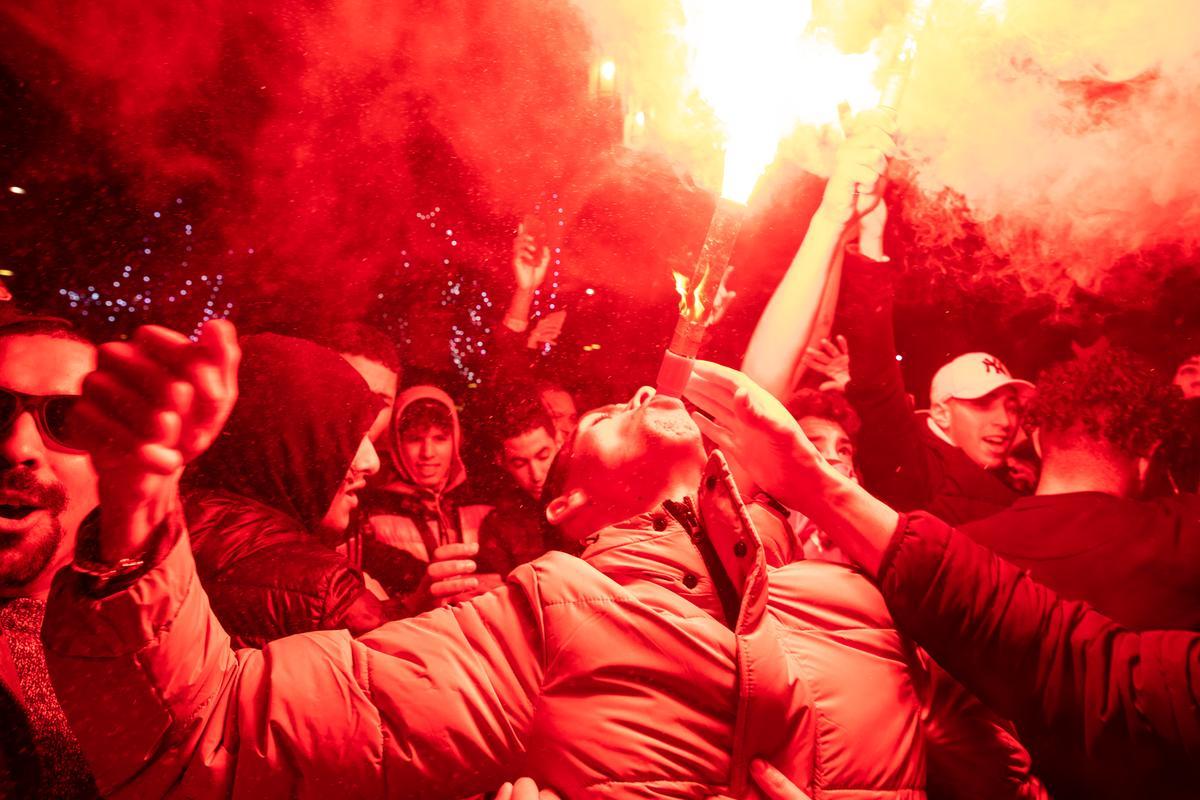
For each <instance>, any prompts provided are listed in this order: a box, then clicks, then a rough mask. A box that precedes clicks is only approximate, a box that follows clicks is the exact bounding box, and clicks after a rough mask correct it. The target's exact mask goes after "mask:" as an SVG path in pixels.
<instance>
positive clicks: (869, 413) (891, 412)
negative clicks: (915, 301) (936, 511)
mask: <svg viewBox="0 0 1200 800" xmlns="http://www.w3.org/2000/svg"><path fill="white" fill-rule="evenodd" d="M895 269H896V268H895V265H894V264H891V263H888V262H883V263H880V262H875V261H871V260H870V259H867V258H863V257H862V256H861V255H858V254H857V253H855V252H853V251H852V250H849V249H848V250H847V253H846V260H845V265H844V266H843V268H842V289H841V292H840V293H839V298H840V300H839V304H838V309H837V319H836V323H835V324H836V327H837V330H838V331H840V332H841V334H842V335H843V336H845V337H846V344H847V346H848V347H849V350H850V383H849V384H848V385H847V386H846V399H847V400H849V401H850V404H851V405H852V406H854V410H855V411H856V412H857V413H858V415H859V417H861V418H862V429H861V430H860V431H859V434H858V442H857V453H856V455H855V461H856V463H857V464H858V467H859V470H860V471H861V472H862V475H863V483H864V484H865V485H866V486H867V488H869V489H870V490H871V492H872V493H873V494H875V495H876V496H878V497H880V498H881V499H883V500H885V501H887V502H888V503H890V504H892V505H895V506H898V507H900V508H903V509H911V508H916V507H918V506H923V505H925V504H926V503H927V502H928V500H929V498H930V497H931V496H932V494H933V482H934V478H933V477H932V476H931V474H930V473H931V465H930V458H929V454H928V451H927V449H926V446H925V443H924V438H923V433H922V431H921V428H920V426H921V425H922V424H924V420H922V419H920V418H918V417H917V416H916V415H914V414H913V409H912V405H911V404H910V403H909V400H908V392H907V391H905V388H904V378H903V375H902V374H901V372H900V366H899V364H898V363H897V362H896V341H895V335H894V332H893V330H892V326H893V319H892V317H893V313H892V302H893V301H892V298H893V294H894V292H895V285H894V283H895V281H894V273H895Z"/></svg>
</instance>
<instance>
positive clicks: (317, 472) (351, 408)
mask: <svg viewBox="0 0 1200 800" xmlns="http://www.w3.org/2000/svg"><path fill="white" fill-rule="evenodd" d="M241 347H242V363H241V368H240V370H239V372H238V392H239V395H238V402H237V406H236V407H235V408H234V410H233V414H232V416H230V418H229V422H228V423H226V425H225V428H224V430H223V431H222V432H221V435H220V436H219V437H218V438H217V441H216V442H214V443H213V446H212V447H210V448H209V450H208V452H207V453H205V454H204V455H203V456H201V457H200V458H199V459H197V460H196V462H195V463H194V464H192V465H191V466H190V467H188V470H187V473H186V475H185V480H186V482H187V486H188V487H196V488H211V489H223V490H225V491H229V492H234V493H236V494H240V495H243V496H245V497H249V498H251V499H253V500H257V501H258V502H260V503H262V504H264V505H267V506H270V507H271V508H274V509H276V510H278V511H281V512H283V513H285V514H287V515H288V516H289V517H292V518H294V519H296V520H297V521H299V522H300V523H301V524H303V525H304V526H305V527H306V528H308V529H310V530H312V529H313V528H315V527H316V525H317V523H319V522H320V521H321V518H322V517H324V516H325V512H326V510H328V508H329V504H330V503H331V502H332V501H333V498H334V495H336V494H337V491H338V487H339V486H340V484H341V482H342V480H343V479H344V478H345V476H346V472H347V471H348V470H349V469H350V464H351V463H352V462H353V460H354V456H355V454H356V453H357V452H358V447H359V444H360V443H361V442H362V439H363V437H364V436H365V435H366V433H367V430H368V429H369V428H370V426H371V423H372V421H374V419H375V416H376V414H378V412H379V409H380V408H381V406H382V402H381V401H380V400H379V398H378V397H376V396H375V395H374V394H373V393H372V392H371V390H370V388H368V387H367V384H366V382H365V381H364V380H363V379H362V377H361V376H360V375H359V374H358V373H357V372H356V371H355V370H354V368H353V367H351V366H350V365H349V364H348V363H346V361H345V360H344V359H343V358H342V357H341V356H340V355H338V354H337V353H335V352H333V351H332V350H329V349H327V348H325V347H321V346H320V345H317V344H313V343H312V342H308V341H305V340H303V339H293V338H291V337H289V336H279V335H276V334H271V333H267V334H258V335H255V336H246V337H244V338H243V339H242V340H241Z"/></svg>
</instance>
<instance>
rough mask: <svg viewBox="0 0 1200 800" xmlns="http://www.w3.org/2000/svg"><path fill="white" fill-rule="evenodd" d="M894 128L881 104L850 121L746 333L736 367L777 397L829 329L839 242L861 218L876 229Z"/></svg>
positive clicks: (837, 280) (793, 381)
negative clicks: (782, 269) (790, 254)
mask: <svg viewBox="0 0 1200 800" xmlns="http://www.w3.org/2000/svg"><path fill="white" fill-rule="evenodd" d="M894 132H895V121H894V118H893V115H892V114H891V113H890V112H888V111H885V110H876V111H871V112H867V113H865V114H862V115H860V116H859V118H858V119H857V120H856V122H855V123H854V125H853V126H852V128H851V134H850V136H849V137H848V138H847V139H846V141H845V143H844V144H843V145H842V147H841V148H840V149H839V151H838V159H837V165H836V167H835V168H834V172H833V175H832V176H830V179H829V183H828V184H827V185H826V187H825V194H824V196H823V197H822V200H821V205H820V206H819V207H818V208H817V211H816V213H815V214H813V218H812V220H811V222H810V223H809V226H808V232H807V233H806V234H805V236H804V241H803V242H801V244H800V248H799V249H798V250H797V251H796V256H795V258H794V259H792V264H791V266H790V267H788V270H787V272H786V273H785V274H784V276H783V280H781V281H780V283H779V286H778V288H776V290H775V293H774V294H773V295H771V299H770V301H768V303H767V307H766V309H765V310H764V311H763V315H762V317H761V318H760V319H759V321H758V325H757V326H756V327H755V329H754V334H753V335H752V336H751V337H750V344H749V345H748V346H747V348H746V355H745V357H744V358H743V359H742V369H743V370H744V371H745V373H746V374H747V375H749V376H750V377H751V378H753V379H754V380H755V381H756V382H757V383H758V384H759V385H761V386H762V387H764V388H765V389H767V390H768V391H769V392H771V394H773V395H775V396H776V397H778V398H780V399H784V400H786V399H787V398H788V397H789V396H790V395H791V394H792V391H793V389H794V387H795V385H796V383H797V382H798V380H799V378H800V376H801V375H802V374H803V364H802V359H803V356H804V354H805V351H806V350H807V348H808V347H810V346H812V345H813V344H815V343H816V342H818V341H820V340H821V339H823V338H826V337H828V335H829V332H830V329H831V328H832V325H833V314H834V309H835V307H836V305H837V294H838V286H839V283H840V280H841V278H840V275H841V257H842V249H843V246H844V244H845V243H846V241H847V240H848V239H849V238H850V237H852V236H853V235H854V234H855V233H856V232H857V230H858V228H859V225H860V222H862V223H863V224H864V225H867V226H868V227H872V228H874V227H878V228H879V229H880V231H882V222H881V221H878V220H879V217H880V214H882V213H886V212H883V211H880V209H882V204H881V202H880V196H881V193H882V188H883V186H882V177H883V175H884V173H885V171H886V169H887V159H888V157H889V156H890V155H891V153H892V150H893V148H894V140H893V136H894ZM865 217H869V218H870V219H869V221H868V220H866V219H864V218H865Z"/></svg>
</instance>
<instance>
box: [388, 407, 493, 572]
mask: <svg viewBox="0 0 1200 800" xmlns="http://www.w3.org/2000/svg"><path fill="white" fill-rule="evenodd" d="M420 400H433V401H435V402H437V403H440V404H441V405H443V406H445V407H446V410H447V411H448V412H449V415H450V420H451V426H452V430H451V440H452V442H453V447H454V453H453V456H452V461H451V464H450V473H449V475H448V476H447V478H446V483H445V485H444V486H443V487H442V488H441V489H439V490H432V489H428V488H426V487H424V486H421V485H420V484H418V483H417V482H416V481H415V480H414V479H413V477H412V475H411V474H410V473H409V470H408V468H407V467H406V466H405V464H404V459H403V458H402V457H401V455H400V454H401V446H402V445H401V441H400V429H399V425H400V421H401V419H402V418H403V416H404V412H405V410H406V409H407V408H408V407H409V406H411V405H412V404H413V403H416V402H418V401H420ZM388 435H389V437H390V443H389V444H390V447H389V450H390V453H391V464H390V469H389V475H388V477H387V478H385V482H384V483H383V485H382V486H380V487H379V488H378V489H375V490H373V491H370V492H368V493H367V495H366V496H365V498H364V513H365V515H366V518H367V523H366V537H367V540H368V542H374V543H375V544H377V545H383V546H385V547H389V548H393V549H395V550H401V551H404V552H407V553H409V554H411V555H412V556H414V557H415V558H416V559H417V560H418V561H420V562H422V563H428V562H429V560H430V558H431V557H432V555H433V551H434V550H436V549H437V548H438V547H439V546H441V545H444V544H453V543H457V542H465V543H468V544H470V543H475V542H478V541H479V526H480V524H481V523H482V522H483V518H484V517H486V516H487V514H488V512H489V511H491V507H490V506H480V505H460V504H459V500H458V494H459V490H461V488H462V487H463V484H464V483H466V480H467V468H466V466H465V465H464V464H463V460H462V457H461V455H460V448H461V446H462V427H461V426H460V424H459V420H458V410H457V409H456V408H455V407H454V401H453V400H451V399H450V395H448V394H446V393H445V392H443V391H442V390H441V389H439V388H437V387H436V386H413V387H411V388H409V389H406V390H405V391H403V392H401V393H400V395H399V396H398V397H397V398H396V405H395V409H394V410H393V412H392V421H391V426H390V428H389V432H388ZM364 550H365V552H364V567H365V568H366V570H367V572H369V573H371V574H372V575H374V576H375V577H377V578H379V579H380V580H381V581H382V582H383V583H384V585H385V586H386V587H387V588H388V589H389V591H392V592H407V591H410V590H412V589H413V588H415V587H413V586H409V585H396V582H395V581H394V580H388V579H387V577H388V576H389V575H391V574H392V571H391V570H389V569H387V568H386V567H382V565H379V567H377V565H378V564H379V562H381V561H382V560H383V559H382V557H381V556H379V555H377V553H378V551H377V550H374V549H373V548H372V547H371V546H370V545H369V544H368V545H366V546H365V548H364ZM422 572H423V571H422ZM420 574H421V573H418V577H419V575H420Z"/></svg>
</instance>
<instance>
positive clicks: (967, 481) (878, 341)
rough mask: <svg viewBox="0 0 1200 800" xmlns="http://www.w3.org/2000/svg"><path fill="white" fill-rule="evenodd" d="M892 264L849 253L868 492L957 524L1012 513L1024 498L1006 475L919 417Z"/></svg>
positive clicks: (841, 316) (847, 315)
mask: <svg viewBox="0 0 1200 800" xmlns="http://www.w3.org/2000/svg"><path fill="white" fill-rule="evenodd" d="M894 271H895V267H894V266H893V265H891V264H877V263H875V262H873V261H870V260H869V259H865V258H863V257H861V256H856V255H854V254H852V253H847V254H846V262H845V267H844V269H843V285H842V290H841V294H840V295H839V297H840V302H839V305H838V311H837V324H838V327H839V329H840V330H841V331H842V333H843V334H844V335H845V337H846V341H847V344H848V345H849V349H850V383H849V384H848V385H847V386H846V399H847V400H849V401H850V404H851V405H852V406H854V410H855V411H857V412H858V415H859V417H861V418H862V430H861V431H860V432H859V435H858V442H857V453H856V455H855V461H856V463H857V465H858V468H859V471H860V472H861V473H862V478H863V485H864V486H866V487H867V488H868V489H869V490H870V491H871V493H872V494H874V495H875V496H876V497H879V498H880V499H882V500H884V501H885V502H887V503H888V504H889V505H891V506H893V507H894V508H898V509H901V510H903V511H911V510H914V509H923V510H926V511H929V512H930V513H933V514H936V515H937V516H938V517H939V518H940V519H943V520H945V521H947V522H949V523H952V524H961V523H964V522H970V521H971V520H976V519H979V518H981V517H986V516H989V515H991V514H995V513H996V512H998V511H1002V510H1004V509H1005V508H1008V507H1009V506H1010V505H1012V504H1013V502H1015V501H1016V499H1017V497H1019V495H1018V494H1017V493H1016V492H1015V491H1013V490H1012V489H1011V488H1010V487H1009V486H1008V484H1007V483H1005V481H1004V480H1003V479H1002V477H1001V475H1000V473H998V472H994V471H992V470H986V469H984V468H983V467H981V466H979V465H978V464H976V463H975V462H973V461H972V460H971V459H970V458H968V457H967V455H966V454H965V453H964V452H963V451H962V450H961V449H960V448H958V447H955V446H954V445H952V444H949V443H947V442H944V441H942V440H941V439H939V438H938V437H937V436H935V435H934V434H933V432H932V431H930V430H929V426H928V424H927V422H926V419H925V418H924V417H922V416H920V415H917V414H915V413H914V412H913V409H912V405H911V404H910V403H909V400H908V393H907V392H906V391H905V389H904V379H903V377H902V375H901V373H900V367H899V366H898V365H897V363H896V344H895V337H894V332H893V330H892V294H893V285H892V284H893V280H892V273H893V272H894Z"/></svg>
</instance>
